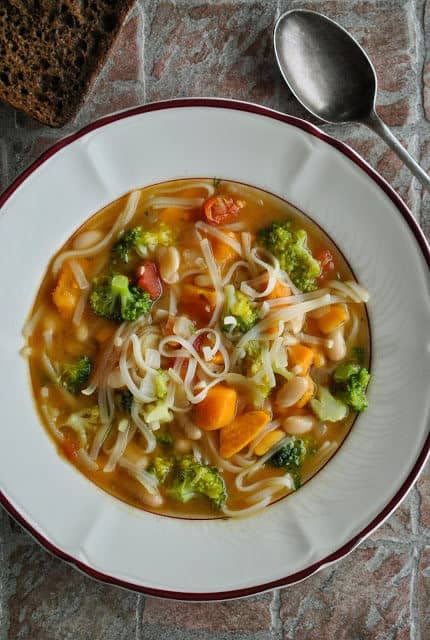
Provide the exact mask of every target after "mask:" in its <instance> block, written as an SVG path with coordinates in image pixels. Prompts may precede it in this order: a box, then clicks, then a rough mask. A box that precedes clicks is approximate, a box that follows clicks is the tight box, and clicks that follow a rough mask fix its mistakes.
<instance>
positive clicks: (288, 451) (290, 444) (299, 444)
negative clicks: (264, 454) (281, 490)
mask: <svg viewBox="0 0 430 640" xmlns="http://www.w3.org/2000/svg"><path fill="white" fill-rule="evenodd" d="M307 453H308V448H307V446H306V442H305V440H302V439H301V438H296V437H295V436H291V437H290V438H288V440H287V441H286V443H285V444H284V446H283V447H281V449H278V451H276V453H274V454H273V456H272V457H271V458H269V460H268V461H267V462H268V464H270V465H271V466H272V467H278V468H282V469H285V471H286V472H288V473H290V474H291V475H292V477H293V481H294V488H295V489H296V490H297V489H299V488H300V485H301V475H300V469H301V466H302V464H303V460H304V459H305V457H306V454H307Z"/></svg>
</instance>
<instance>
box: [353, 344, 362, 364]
mask: <svg viewBox="0 0 430 640" xmlns="http://www.w3.org/2000/svg"><path fill="white" fill-rule="evenodd" d="M352 353H353V356H354V359H355V360H357V362H358V364H363V363H364V349H363V347H354V348H353V350H352Z"/></svg>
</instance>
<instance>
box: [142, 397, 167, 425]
mask: <svg viewBox="0 0 430 640" xmlns="http://www.w3.org/2000/svg"><path fill="white" fill-rule="evenodd" d="M142 412H143V416H144V418H145V421H146V422H148V423H151V422H160V423H163V422H171V421H172V420H173V415H172V413H171V411H169V407H168V405H167V402H166V400H165V399H163V400H158V402H150V403H148V404H147V405H145V406H144V408H143V411H142Z"/></svg>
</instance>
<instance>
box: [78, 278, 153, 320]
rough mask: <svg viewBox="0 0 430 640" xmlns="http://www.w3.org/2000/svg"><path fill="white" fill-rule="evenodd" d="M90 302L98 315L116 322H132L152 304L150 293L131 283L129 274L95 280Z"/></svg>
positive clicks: (146, 311)
mask: <svg viewBox="0 0 430 640" xmlns="http://www.w3.org/2000/svg"><path fill="white" fill-rule="evenodd" d="M89 302H90V307H91V309H92V310H93V311H94V313H95V314H96V315H97V316H100V317H101V318H106V319H107V320H115V321H116V322H122V321H123V320H128V321H130V322H132V321H133V320H136V319H137V318H139V317H140V316H141V315H143V314H145V313H148V311H149V310H150V309H151V306H152V300H151V297H150V295H149V293H147V292H146V291H144V290H143V289H139V287H136V286H134V285H130V284H129V281H128V278H127V276H122V275H114V276H112V277H110V276H105V277H102V278H98V279H96V280H94V281H93V284H92V289H91V293H90V297H89Z"/></svg>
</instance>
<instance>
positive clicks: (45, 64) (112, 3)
mask: <svg viewBox="0 0 430 640" xmlns="http://www.w3.org/2000/svg"><path fill="white" fill-rule="evenodd" d="M134 2H135V0H0V99H2V100H4V101H6V102H8V103H9V104H11V105H12V106H14V107H16V108H17V109H21V110H22V111H24V112H25V113H27V114H28V115H30V116H32V117H33V118H36V119H37V120H39V121H40V122H42V123H44V124H48V125H50V126H52V127H60V126H62V125H63V124H65V123H66V122H67V121H68V120H69V119H70V118H72V117H73V116H74V115H75V113H76V112H77V110H78V108H79V106H80V105H81V103H82V101H83V99H84V97H85V95H86V93H87V91H88V89H89V87H90V86H91V83H92V82H93V80H94V79H95V78H96V76H97V72H98V71H99V69H100V68H101V66H102V65H103V62H104V61H105V59H106V56H107V53H108V51H109V49H110V47H111V46H112V44H113V42H114V40H115V37H116V35H117V34H118V32H119V30H120V27H121V24H122V23H123V21H124V19H125V17H126V15H127V13H128V11H129V9H130V8H131V6H132V5H133V4H134Z"/></svg>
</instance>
